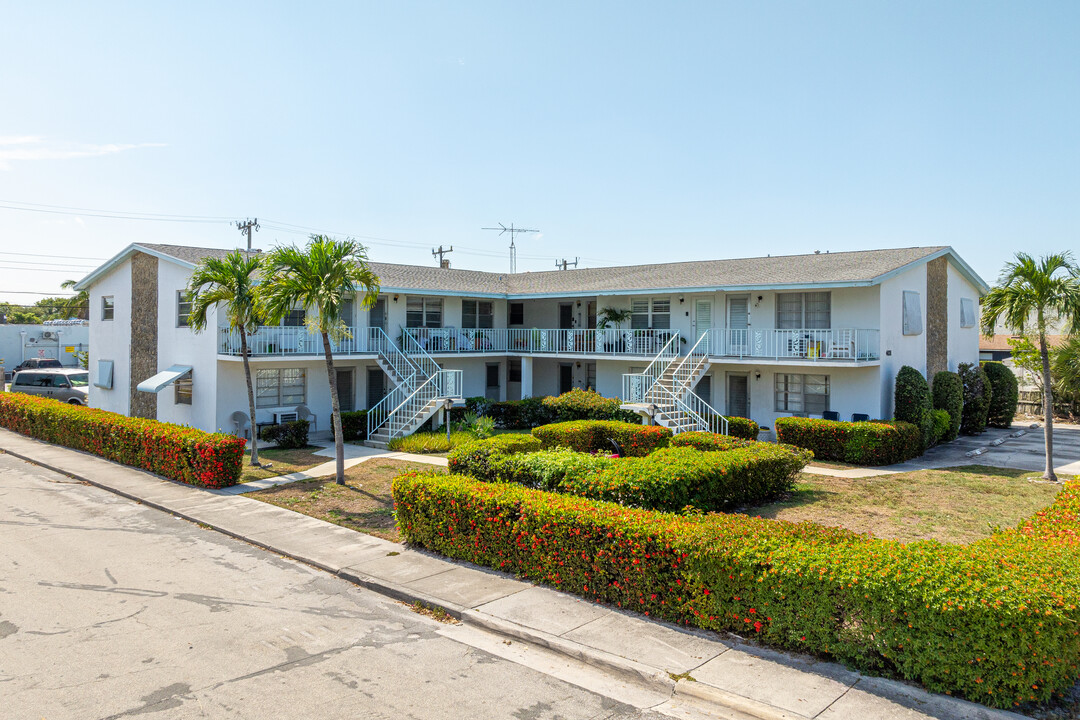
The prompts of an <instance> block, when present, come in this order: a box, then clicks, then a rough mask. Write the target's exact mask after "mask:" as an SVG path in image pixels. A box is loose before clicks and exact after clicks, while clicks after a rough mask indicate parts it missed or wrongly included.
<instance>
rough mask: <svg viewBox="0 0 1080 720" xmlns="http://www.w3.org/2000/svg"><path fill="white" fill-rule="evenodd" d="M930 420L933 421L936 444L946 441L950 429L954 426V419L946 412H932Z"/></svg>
mask: <svg viewBox="0 0 1080 720" xmlns="http://www.w3.org/2000/svg"><path fill="white" fill-rule="evenodd" d="M930 419H931V420H932V421H933V424H934V430H933V436H934V444H935V445H936V444H937V443H939V442H941V441H942V440H944V439H945V436H946V435H948V434H949V428H950V426H951V425H952V418H951V417H950V416H949V413H947V412H946V411H944V410H931V411H930Z"/></svg>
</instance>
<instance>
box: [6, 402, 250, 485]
mask: <svg viewBox="0 0 1080 720" xmlns="http://www.w3.org/2000/svg"><path fill="white" fill-rule="evenodd" d="M0 427H5V428H7V429H8V430H14V431H15V432H18V433H22V434H23V435H29V436H30V437H34V438H37V439H38V440H43V441H45V442H48V443H53V444H54V445H63V446H64V447H69V448H73V449H75V450H82V451H84V452H88V453H91V454H93V455H99V456H101V457H103V458H105V459H106V460H112V461H114V462H118V463H121V464H123V465H130V466H132V467H136V468H140V469H142V470H148V471H149V472H152V473H156V474H158V475H161V476H162V477H166V478H169V479H170V480H177V481H179V482H182V483H187V484H188V485H199V486H202V487H208V488H219V487H225V486H226V485H235V484H236V482H237V480H239V479H240V464H241V463H242V462H243V458H244V445H245V444H246V443H245V442H244V440H243V438H238V437H236V436H235V435H226V434H225V433H208V432H203V431H202V430H197V429H195V428H191V427H186V426H184V425H173V424H171V423H164V422H158V421H157V420H147V419H144V418H133V417H127V416H125V415H118V414H116V413H111V412H106V411H104V410H98V409H96V408H89V407H84V406H81V405H69V404H67V403H64V402H60V401H59V400H51V399H49V398H42V397H37V396H34V395H25V394H23V393H0Z"/></svg>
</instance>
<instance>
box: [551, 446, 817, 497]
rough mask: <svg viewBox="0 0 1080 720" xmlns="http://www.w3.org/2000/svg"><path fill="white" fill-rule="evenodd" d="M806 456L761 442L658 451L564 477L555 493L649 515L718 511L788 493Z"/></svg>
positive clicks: (806, 460) (802, 466)
mask: <svg viewBox="0 0 1080 720" xmlns="http://www.w3.org/2000/svg"><path fill="white" fill-rule="evenodd" d="M811 457H812V455H811V453H809V452H807V451H805V450H797V449H785V448H780V447H777V446H775V445H771V444H767V443H758V444H757V445H756V446H755V447H746V448H738V449H735V450H726V451H724V452H702V451H700V450H695V449H694V448H689V447H679V448H673V447H669V448H661V449H659V450H657V451H656V452H654V453H652V454H650V455H648V456H646V457H630V458H620V459H619V460H615V461H613V462H612V463H611V464H610V465H609V466H607V467H606V468H604V469H603V470H602V471H600V472H591V473H582V474H578V475H567V476H566V478H565V479H564V480H563V483H562V486H561V487H560V488H559V489H560V490H561V491H563V492H567V493H570V494H572V495H581V496H583V497H587V498H592V499H594V500H608V501H611V502H617V503H620V504H622V505H629V506H631V507H640V508H647V509H650V510H668V511H678V510H682V509H683V508H686V507H694V508H697V509H699V510H706V511H708V510H723V509H726V508H731V507H736V506H741V505H758V504H761V503H764V502H769V501H770V500H774V499H776V498H777V497H779V496H780V495H782V494H783V493H785V492H788V491H789V490H791V488H793V487H794V486H795V480H796V478H798V476H799V472H800V471H801V470H802V469H803V468H804V467H806V464H807V463H808V462H810V459H811Z"/></svg>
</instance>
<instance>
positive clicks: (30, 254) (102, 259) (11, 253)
mask: <svg viewBox="0 0 1080 720" xmlns="http://www.w3.org/2000/svg"><path fill="white" fill-rule="evenodd" d="M0 255H23V256H25V257H47V258H54V257H56V255H55V253H54V254H52V255H46V254H44V253H14V252H0ZM66 257H67V259H68V260H101V261H105V260H107V259H108V258H97V257H79V256H76V255H68V256H66ZM26 262H30V261H29V260H27V261H26Z"/></svg>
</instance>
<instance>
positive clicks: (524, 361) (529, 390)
mask: <svg viewBox="0 0 1080 720" xmlns="http://www.w3.org/2000/svg"><path fill="white" fill-rule="evenodd" d="M532 396H533V359H532V356H531V355H522V356H521V399H522V400H524V399H525V398H530V397H532Z"/></svg>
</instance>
